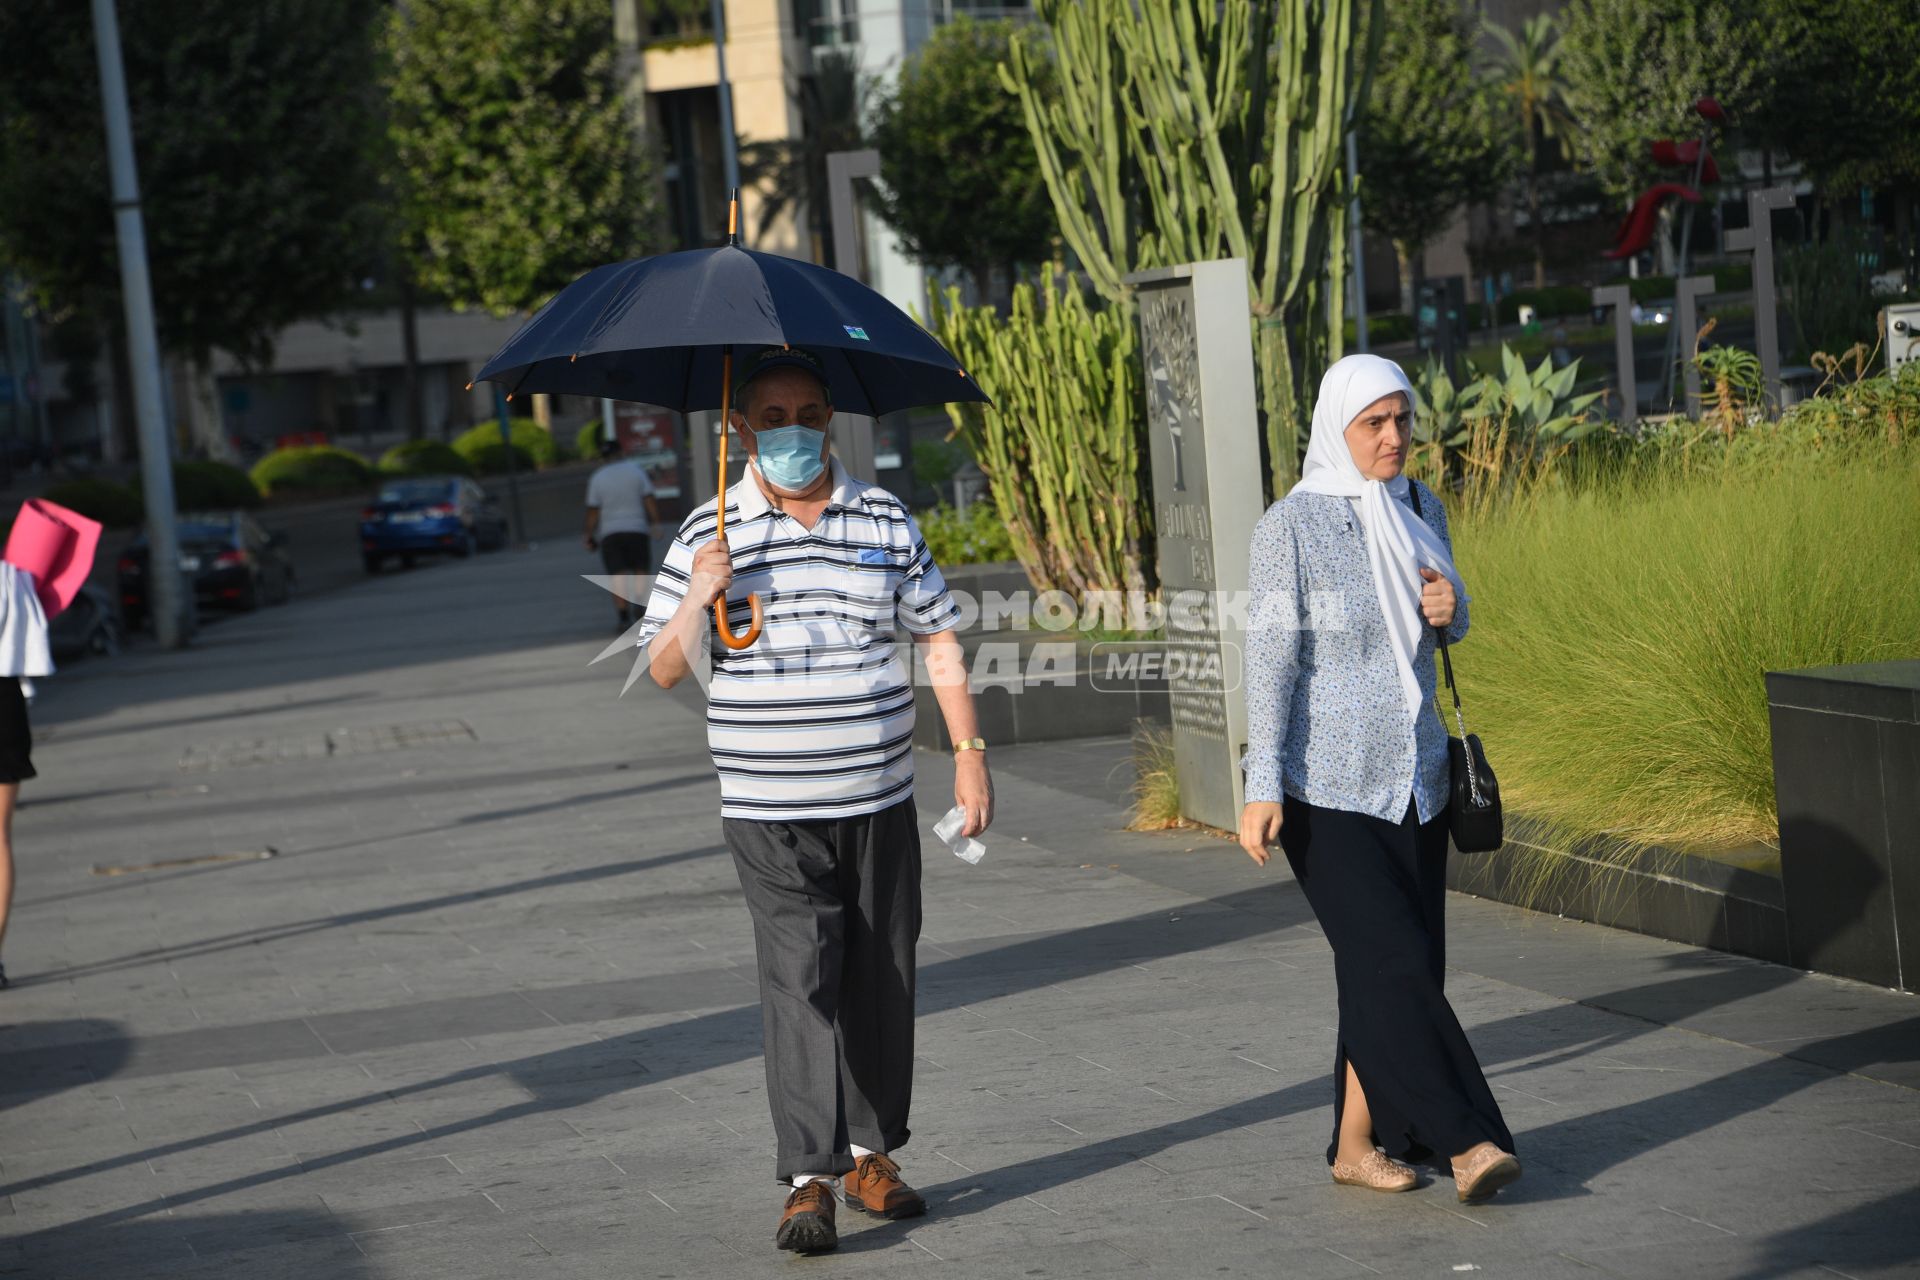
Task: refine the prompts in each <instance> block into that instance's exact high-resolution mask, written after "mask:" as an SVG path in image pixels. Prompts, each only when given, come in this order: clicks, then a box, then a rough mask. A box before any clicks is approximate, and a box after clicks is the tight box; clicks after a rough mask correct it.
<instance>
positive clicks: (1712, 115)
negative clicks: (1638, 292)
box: [1605, 98, 1727, 259]
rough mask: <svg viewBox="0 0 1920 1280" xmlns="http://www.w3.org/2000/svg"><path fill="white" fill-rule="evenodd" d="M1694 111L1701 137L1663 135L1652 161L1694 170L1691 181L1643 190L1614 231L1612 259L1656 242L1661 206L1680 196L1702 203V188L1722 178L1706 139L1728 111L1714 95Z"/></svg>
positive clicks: (1668, 166) (1699, 104) (1655, 148)
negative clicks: (1682, 139) (1682, 138)
mask: <svg viewBox="0 0 1920 1280" xmlns="http://www.w3.org/2000/svg"><path fill="white" fill-rule="evenodd" d="M1693 110H1694V113H1695V114H1696V115H1698V116H1699V117H1700V119H1701V126H1700V136H1699V137H1698V138H1695V139H1692V140H1690V141H1687V142H1675V141H1673V139H1671V138H1662V139H1661V140H1660V141H1658V142H1656V143H1654V144H1653V162H1654V163H1655V164H1657V165H1659V166H1660V167H1661V168H1662V169H1691V170H1692V171H1693V179H1692V181H1691V182H1661V183H1658V184H1656V185H1654V186H1651V187H1649V188H1647V189H1646V190H1645V191H1643V192H1641V193H1640V196H1639V198H1638V199H1637V200H1635V201H1634V202H1633V208H1632V209H1631V210H1629V211H1628V213H1627V216H1626V220H1625V221H1623V222H1622V223H1621V224H1620V229H1619V230H1618V231H1616V232H1615V233H1614V237H1613V248H1611V249H1609V250H1607V251H1606V255H1605V256H1607V257H1609V258H1614V259H1620V258H1631V257H1632V256H1633V255H1634V254H1636V253H1640V252H1641V251H1643V250H1645V249H1646V248H1647V246H1649V245H1651V244H1652V243H1653V235H1654V231H1655V230H1656V229H1657V227H1658V226H1659V222H1660V206H1661V205H1662V204H1664V203H1666V201H1667V200H1669V199H1678V200H1682V201H1684V202H1686V203H1687V204H1699V203H1700V188H1701V187H1702V186H1708V185H1712V184H1714V183H1717V182H1719V181H1720V166H1719V165H1717V164H1715V163H1714V161H1713V153H1712V152H1711V151H1709V150H1708V149H1707V138H1708V135H1709V134H1710V133H1711V132H1712V129H1713V126H1714V125H1716V124H1725V123H1726V121H1727V113H1726V111H1725V110H1724V109H1723V108H1722V107H1721V106H1720V104H1719V103H1718V102H1716V101H1715V100H1714V99H1712V98H1701V99H1700V100H1699V101H1697V102H1695V103H1694V104H1693Z"/></svg>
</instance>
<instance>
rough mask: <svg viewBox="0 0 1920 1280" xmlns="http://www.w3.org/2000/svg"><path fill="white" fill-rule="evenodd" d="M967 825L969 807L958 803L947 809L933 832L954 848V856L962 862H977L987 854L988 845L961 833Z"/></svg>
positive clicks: (935, 824) (950, 847)
mask: <svg viewBox="0 0 1920 1280" xmlns="http://www.w3.org/2000/svg"><path fill="white" fill-rule="evenodd" d="M966 825H967V807H966V806H965V805H963V804H957V805H955V806H953V808H951V809H949V810H947V816H946V817H944V818H942V819H940V821H938V822H936V823H934V824H933V834H935V835H937V836H939V837H940V839H941V840H943V841H945V842H946V846H947V848H949V849H951V850H953V856H954V857H956V858H958V859H960V860H961V861H962V862H972V863H976V864H977V863H978V862H979V861H980V859H982V858H984V857H986V856H987V846H985V845H983V844H981V843H980V842H979V841H978V840H975V839H974V838H973V837H972V836H963V835H961V834H960V832H961V831H962V830H964V829H965V827H966Z"/></svg>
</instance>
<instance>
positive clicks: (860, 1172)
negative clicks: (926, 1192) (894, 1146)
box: [840, 1151, 927, 1218]
mask: <svg viewBox="0 0 1920 1280" xmlns="http://www.w3.org/2000/svg"><path fill="white" fill-rule="evenodd" d="M840 1194H841V1195H843V1196H845V1197H846V1198H847V1207H848V1208H852V1209H859V1210H860V1211H861V1212H863V1213H871V1214H874V1215H876V1216H878V1217H882V1218H917V1217H919V1216H920V1215H921V1214H923V1213H925V1212H926V1211H927V1202H926V1201H925V1200H923V1199H921V1198H920V1193H919V1192H918V1191H915V1190H914V1189H913V1188H912V1187H910V1186H908V1185H907V1184H906V1183H904V1182H902V1181H900V1166H899V1165H897V1164H895V1163H894V1162H893V1161H892V1160H891V1159H890V1158H888V1157H886V1156H883V1155H881V1154H880V1153H879V1152H877V1151H876V1152H874V1153H872V1154H871V1155H864V1156H861V1157H860V1158H859V1159H858V1160H856V1161H854V1163H853V1172H852V1173H849V1174H847V1175H845V1176H844V1177H842V1178H841V1179H840Z"/></svg>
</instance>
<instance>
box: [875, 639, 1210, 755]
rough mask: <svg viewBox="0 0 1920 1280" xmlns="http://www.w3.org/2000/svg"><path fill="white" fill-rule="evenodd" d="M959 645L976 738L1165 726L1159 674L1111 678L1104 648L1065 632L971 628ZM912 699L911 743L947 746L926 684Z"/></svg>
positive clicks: (1007, 741) (1024, 738) (1099, 733)
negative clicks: (969, 684) (1140, 723)
mask: <svg viewBox="0 0 1920 1280" xmlns="http://www.w3.org/2000/svg"><path fill="white" fill-rule="evenodd" d="M961 644H962V645H963V646H964V647H965V648H966V650H967V665H968V668H969V670H970V671H971V672H972V673H973V678H972V686H973V705H974V711H975V712H976V714H977V715H978V716H979V719H980V736H981V737H983V738H985V739H986V740H987V742H988V743H989V744H997V745H1005V746H1011V745H1012V744H1014V743H1016V742H1057V741H1060V740H1062V739H1066V738H1104V737H1111V736H1114V735H1125V734H1129V733H1131V732H1133V726H1134V722H1135V721H1138V720H1154V721H1158V722H1159V723H1162V724H1165V723H1167V721H1168V720H1169V718H1170V717H1171V714H1172V713H1171V711H1170V710H1169V707H1168V702H1167V682H1166V680H1165V679H1164V678H1153V677H1151V676H1149V675H1146V674H1131V675H1122V676H1120V677H1118V678H1116V677H1115V676H1114V675H1113V674H1112V672H1111V670H1110V668H1109V666H1108V664H1107V663H1106V662H1105V661H1104V654H1103V652H1101V651H1102V650H1104V649H1105V648H1106V646H1098V647H1096V646H1094V645H1093V644H1091V643H1090V642H1088V641H1087V639H1086V638H1085V637H1083V636H1076V635H1075V634H1074V633H1072V632H1047V631H1026V632H1016V631H1003V632H992V633H982V632H976V633H973V634H970V635H965V636H962V637H961ZM913 699H914V709H915V711H916V712H917V713H918V714H917V716H916V718H915V720H914V730H913V741H914V745H915V746H919V747H927V748H930V749H933V750H936V751H944V750H948V749H950V748H951V747H952V745H953V743H952V741H951V739H950V738H949V737H948V735H947V727H946V721H945V720H944V719H942V717H941V715H940V708H939V704H938V702H937V701H936V700H935V699H934V693H933V689H932V688H931V687H929V686H927V685H926V684H924V683H921V682H919V681H916V682H915V686H914V691H913Z"/></svg>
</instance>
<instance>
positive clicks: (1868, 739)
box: [1767, 661, 1920, 991]
mask: <svg viewBox="0 0 1920 1280" xmlns="http://www.w3.org/2000/svg"><path fill="white" fill-rule="evenodd" d="M1767 709H1768V713H1769V717H1770V719H1771V722H1772V729H1773V777H1774V790H1775V800H1776V804H1777V806H1778V809H1779V813H1780V874H1781V880H1782V883H1783V886H1784V889H1785V892H1786V903H1787V951H1788V955H1789V958H1790V963H1792V964H1793V965H1794V966H1795V967H1797V968H1802V969H1817V970H1819V971H1821V972H1822V973H1833V974H1839V975H1841V976H1843V977H1848V978H1858V979H1860V980H1861V981H1863V982H1872V983H1876V984H1878V985H1880V986H1886V987H1899V988H1901V989H1902V990H1907V991H1912V990H1915V989H1916V988H1920V661H1909V662H1881V663H1867V664H1861V665H1857V666H1844V667H1812V668H1808V669H1806V670H1801V671H1770V672H1768V673H1767Z"/></svg>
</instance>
